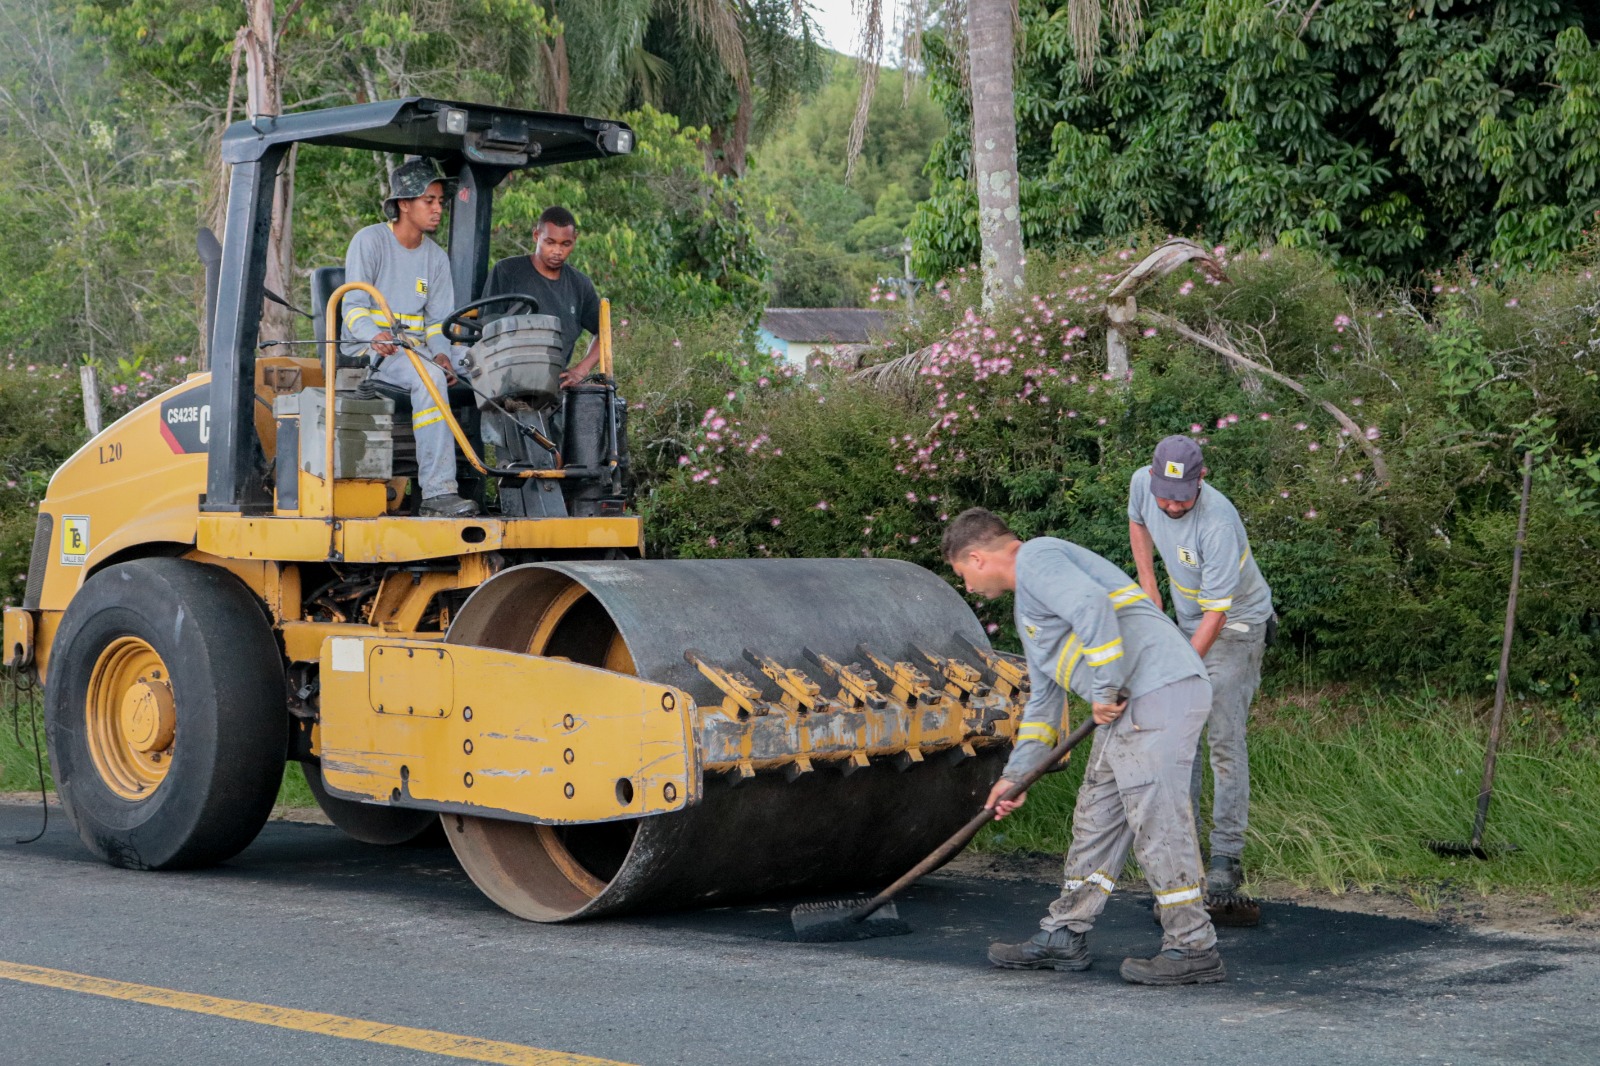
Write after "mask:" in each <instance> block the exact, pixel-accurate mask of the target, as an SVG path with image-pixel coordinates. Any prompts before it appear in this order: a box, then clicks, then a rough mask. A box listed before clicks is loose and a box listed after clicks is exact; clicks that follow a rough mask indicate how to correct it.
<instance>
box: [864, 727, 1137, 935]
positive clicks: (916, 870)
mask: <svg viewBox="0 0 1600 1066" xmlns="http://www.w3.org/2000/svg"><path fill="white" fill-rule="evenodd" d="M1123 699H1124V700H1126V699H1127V697H1126V696H1123ZM1094 728H1095V720H1094V715H1092V714H1091V715H1088V716H1086V717H1085V718H1084V720H1083V721H1082V722H1080V723H1079V724H1078V728H1076V729H1074V730H1073V731H1072V732H1070V733H1068V734H1067V735H1066V736H1065V737H1064V738H1062V740H1061V741H1060V742H1059V743H1058V744H1056V746H1055V747H1053V748H1051V749H1050V754H1049V755H1047V756H1046V757H1045V758H1044V761H1043V762H1041V763H1040V764H1039V765H1038V766H1037V767H1036V768H1034V769H1032V770H1030V771H1028V772H1027V773H1025V774H1023V775H1022V777H1021V779H1020V780H1018V781H1017V783H1016V784H1014V785H1012V786H1011V787H1010V788H1009V789H1007V790H1006V791H1005V792H1004V793H1003V794H1002V795H1001V797H1000V798H1001V799H1004V800H1011V799H1016V798H1017V797H1018V796H1020V795H1022V794H1023V793H1024V792H1026V791H1028V789H1030V788H1032V787H1033V785H1034V783H1035V782H1036V781H1038V780H1039V778H1041V777H1043V776H1044V775H1045V774H1047V773H1049V772H1050V768H1051V767H1053V766H1054V765H1055V764H1056V763H1058V762H1060V761H1061V760H1062V759H1063V758H1065V757H1066V754H1067V752H1069V751H1071V750H1072V749H1073V748H1075V747H1077V746H1078V743H1079V742H1080V741H1082V740H1083V738H1084V737H1086V736H1088V735H1089V734H1090V733H1093V732H1094ZM992 821H994V809H993V808H992V807H985V808H983V810H981V811H979V812H978V813H977V814H975V815H973V816H972V820H971V821H969V822H967V824H966V825H964V826H962V827H961V828H960V829H957V830H956V831H955V835H953V836H952V837H951V838H950V839H949V840H946V841H945V842H944V843H943V844H940V845H939V846H938V847H937V848H935V849H933V852H932V853H931V854H930V855H929V856H928V857H927V858H926V859H923V860H922V861H921V862H919V863H917V864H916V865H915V866H913V867H912V868H911V869H910V870H908V871H906V873H905V875H904V876H902V877H901V878H900V880H898V881H896V882H895V883H894V884H892V885H890V886H889V887H888V888H886V889H884V890H883V891H882V892H879V893H878V894H877V895H876V896H873V897H872V898H871V899H869V900H867V902H865V903H863V904H862V905H861V906H859V907H857V908H856V909H855V910H853V911H851V912H850V917H849V920H850V921H852V922H864V921H866V920H867V919H868V918H869V917H871V916H872V914H873V913H874V912H876V911H877V910H878V908H879V907H882V906H883V905H884V904H885V903H888V902H889V901H890V900H891V899H894V897H896V896H898V895H899V894H900V893H901V892H904V891H905V890H906V888H907V887H908V886H909V885H911V884H912V882H914V881H916V880H918V879H919V878H921V877H922V876H923V875H924V874H927V873H929V872H930V871H932V870H935V869H937V868H938V867H939V866H941V865H942V864H943V863H944V862H945V861H946V860H948V859H949V858H950V856H952V855H954V854H955V853H956V852H958V851H960V850H961V849H962V848H964V847H966V846H967V844H968V843H969V842H970V841H971V840H972V838H973V837H975V836H977V835H978V830H980V829H982V828H983V827H984V826H986V825H988V824H989V823H990V822H992Z"/></svg>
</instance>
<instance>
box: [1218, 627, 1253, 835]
mask: <svg viewBox="0 0 1600 1066" xmlns="http://www.w3.org/2000/svg"><path fill="white" fill-rule="evenodd" d="M1265 638H1266V630H1265V628H1264V627H1257V628H1256V629H1254V630H1252V631H1251V632H1250V633H1240V634H1233V633H1230V632H1229V631H1228V630H1223V633H1222V636H1220V637H1218V639H1217V642H1216V643H1215V644H1213V645H1212V646H1211V654H1210V655H1207V656H1206V670H1207V673H1209V674H1210V675H1211V714H1210V716H1209V717H1208V718H1207V719H1206V746H1207V747H1208V748H1209V749H1210V759H1211V779H1212V802H1211V823H1212V827H1211V854H1212V855H1228V856H1231V857H1233V858H1236V859H1237V858H1239V857H1240V856H1242V855H1243V854H1244V839H1245V830H1246V829H1247V828H1248V827H1249V823H1250V754H1249V745H1248V743H1247V740H1246V733H1247V731H1248V728H1249V721H1250V702H1251V700H1253V699H1254V698H1255V694H1256V686H1257V685H1259V684H1260V683H1261V656H1262V653H1263V652H1264V651H1265V650H1266V640H1265ZM1213 658H1215V662H1213Z"/></svg>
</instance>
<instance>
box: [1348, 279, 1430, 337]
mask: <svg viewBox="0 0 1600 1066" xmlns="http://www.w3.org/2000/svg"><path fill="white" fill-rule="evenodd" d="M1434 291H1435V292H1437V291H1438V290H1437V289H1436V290H1434ZM1348 325H1350V316H1349V315H1334V316H1333V328H1334V329H1336V330H1338V331H1339V332H1340V333H1343V332H1344V328H1345V327H1346V326H1348Z"/></svg>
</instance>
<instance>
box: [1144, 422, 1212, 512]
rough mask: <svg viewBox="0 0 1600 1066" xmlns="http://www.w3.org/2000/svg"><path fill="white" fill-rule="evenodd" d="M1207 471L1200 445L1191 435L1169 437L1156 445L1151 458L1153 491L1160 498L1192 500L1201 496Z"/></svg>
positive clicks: (1181, 501)
mask: <svg viewBox="0 0 1600 1066" xmlns="http://www.w3.org/2000/svg"><path fill="white" fill-rule="evenodd" d="M1203 473H1205V463H1204V462H1203V461H1202V460H1201V457H1200V445H1198V444H1196V443H1195V442H1194V441H1192V440H1190V439H1189V438H1188V437H1183V436H1172V437H1167V438H1165V439H1164V440H1162V442H1161V443H1160V444H1157V445H1156V454H1155V456H1154V458H1152V459H1151V460H1150V493H1151V495H1153V496H1155V497H1156V498H1157V499H1162V500H1176V501H1178V502H1179V503H1188V502H1189V501H1190V500H1192V499H1194V498H1195V497H1196V496H1198V495H1200V475H1201V474H1203Z"/></svg>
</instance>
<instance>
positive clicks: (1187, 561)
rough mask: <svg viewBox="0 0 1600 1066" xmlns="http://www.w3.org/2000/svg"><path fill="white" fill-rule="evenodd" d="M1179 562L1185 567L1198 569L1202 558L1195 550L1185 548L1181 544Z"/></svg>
mask: <svg viewBox="0 0 1600 1066" xmlns="http://www.w3.org/2000/svg"><path fill="white" fill-rule="evenodd" d="M1178 562H1180V563H1182V564H1183V565H1184V566H1196V567H1197V566H1199V565H1200V556H1199V554H1198V553H1197V552H1196V551H1195V550H1194V549H1193V548H1185V547H1184V546H1183V545H1181V544H1180V545H1179V546H1178Z"/></svg>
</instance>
